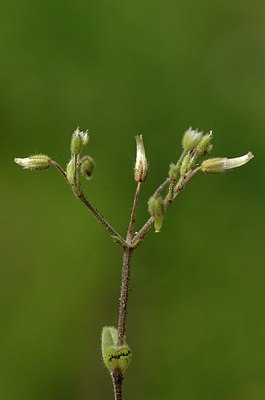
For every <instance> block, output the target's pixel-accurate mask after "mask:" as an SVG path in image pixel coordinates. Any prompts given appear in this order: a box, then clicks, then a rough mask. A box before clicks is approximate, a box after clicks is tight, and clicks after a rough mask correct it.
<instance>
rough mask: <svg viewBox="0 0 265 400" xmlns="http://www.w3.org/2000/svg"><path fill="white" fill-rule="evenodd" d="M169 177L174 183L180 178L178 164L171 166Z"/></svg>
mask: <svg viewBox="0 0 265 400" xmlns="http://www.w3.org/2000/svg"><path fill="white" fill-rule="evenodd" d="M168 177H169V178H170V179H171V180H172V181H176V180H177V179H178V177H179V166H178V165H177V164H174V163H171V164H170V165H169V171H168Z"/></svg>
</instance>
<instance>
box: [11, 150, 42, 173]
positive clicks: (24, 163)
mask: <svg viewBox="0 0 265 400" xmlns="http://www.w3.org/2000/svg"><path fill="white" fill-rule="evenodd" d="M14 161H15V163H17V164H18V165H20V166H21V167H23V168H24V169H31V170H35V171H36V170H40V169H46V168H49V166H50V164H49V161H50V157H48V156H46V155H45V154H36V155H33V156H29V157H27V158H15V159H14Z"/></svg>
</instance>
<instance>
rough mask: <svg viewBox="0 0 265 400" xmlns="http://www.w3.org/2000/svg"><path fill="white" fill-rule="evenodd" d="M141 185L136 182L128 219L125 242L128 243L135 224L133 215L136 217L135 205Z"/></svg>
mask: <svg viewBox="0 0 265 400" xmlns="http://www.w3.org/2000/svg"><path fill="white" fill-rule="evenodd" d="M141 184H142V182H138V183H137V187H136V190H135V195H134V199H133V206H132V212H131V217H130V222H129V228H128V231H127V236H126V241H127V242H130V241H131V240H132V235H133V227H134V223H135V215H136V209H137V204H138V200H139V195H140V190H141Z"/></svg>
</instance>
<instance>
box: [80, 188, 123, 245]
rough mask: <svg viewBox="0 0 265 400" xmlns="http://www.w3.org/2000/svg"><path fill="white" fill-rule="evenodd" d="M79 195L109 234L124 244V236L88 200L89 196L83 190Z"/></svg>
mask: <svg viewBox="0 0 265 400" xmlns="http://www.w3.org/2000/svg"><path fill="white" fill-rule="evenodd" d="M77 197H78V198H79V200H81V201H82V203H83V204H84V205H85V206H86V207H87V208H88V209H89V211H91V212H92V214H93V215H94V216H95V217H96V218H97V220H98V221H99V222H100V223H101V225H103V226H104V228H105V229H106V230H107V231H108V232H109V234H110V235H111V236H112V237H113V238H114V239H117V243H119V244H120V245H122V246H124V245H125V243H126V242H125V240H124V239H123V237H122V236H121V235H120V234H119V233H118V232H117V231H116V230H115V229H114V228H113V227H112V226H111V225H110V224H109V223H108V221H107V220H106V219H105V217H103V215H102V214H100V212H99V211H98V210H97V209H96V207H95V206H94V205H93V203H91V201H90V200H88V198H87V197H86V196H85V195H84V193H83V192H82V191H81V192H80V194H78V196H77Z"/></svg>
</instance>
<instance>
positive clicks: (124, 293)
mask: <svg viewBox="0 0 265 400" xmlns="http://www.w3.org/2000/svg"><path fill="white" fill-rule="evenodd" d="M132 251H133V250H132V249H131V248H130V247H126V248H124V251H123V263H122V277H121V292H120V306H119V320H118V346H122V344H123V342H124V339H125V331H126V316H127V305H128V294H129V281H130V261H131V255H132Z"/></svg>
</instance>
